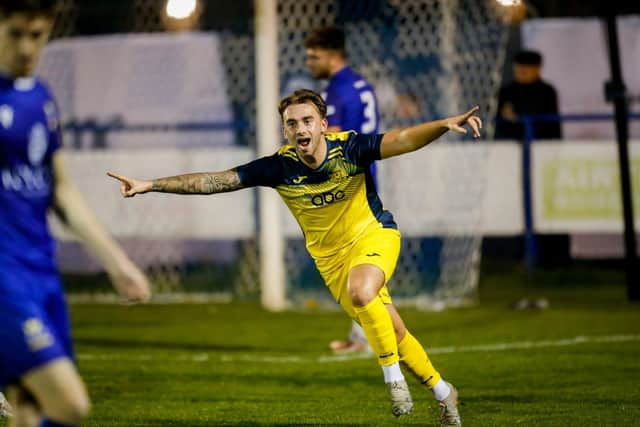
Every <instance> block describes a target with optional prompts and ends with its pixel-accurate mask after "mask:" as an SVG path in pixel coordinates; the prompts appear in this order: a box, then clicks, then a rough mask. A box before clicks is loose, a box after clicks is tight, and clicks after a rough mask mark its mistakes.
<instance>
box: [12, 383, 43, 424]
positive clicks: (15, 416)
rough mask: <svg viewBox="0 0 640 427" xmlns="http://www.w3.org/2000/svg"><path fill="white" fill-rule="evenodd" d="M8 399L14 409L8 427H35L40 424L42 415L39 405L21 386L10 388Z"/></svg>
mask: <svg viewBox="0 0 640 427" xmlns="http://www.w3.org/2000/svg"><path fill="white" fill-rule="evenodd" d="M7 397H8V399H9V402H10V403H11V407H12V409H13V410H12V417H11V419H10V420H9V424H8V427H33V426H38V425H39V424H40V421H41V419H42V415H41V414H40V410H39V409H38V405H37V404H36V403H35V402H34V401H33V396H31V395H30V394H29V393H28V392H27V391H26V390H24V389H23V388H22V387H19V386H9V387H8V388H7Z"/></svg>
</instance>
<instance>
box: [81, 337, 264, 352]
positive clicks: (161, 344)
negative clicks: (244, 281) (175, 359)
mask: <svg viewBox="0 0 640 427" xmlns="http://www.w3.org/2000/svg"><path fill="white" fill-rule="evenodd" d="M74 342H75V344H76V345H86V346H93V347H108V348H110V349H113V348H153V349H160V350H198V351H241V352H250V351H258V352H266V351H270V350H271V349H269V348H266V347H258V346H250V345H220V344H206V343H192V342H182V343H181V342H175V341H150V340H146V339H140V340H135V339H112V338H108V339H105V338H81V337H80V338H75V339H74Z"/></svg>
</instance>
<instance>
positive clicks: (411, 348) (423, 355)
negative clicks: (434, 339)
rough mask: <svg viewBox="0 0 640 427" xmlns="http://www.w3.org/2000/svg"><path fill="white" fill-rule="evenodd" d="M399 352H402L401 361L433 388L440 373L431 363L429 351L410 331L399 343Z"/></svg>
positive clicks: (419, 378)
mask: <svg viewBox="0 0 640 427" xmlns="http://www.w3.org/2000/svg"><path fill="white" fill-rule="evenodd" d="M398 352H399V353H400V362H401V363H403V364H404V365H405V367H407V368H408V369H409V370H410V371H411V372H412V373H413V374H414V375H415V376H416V377H417V378H418V380H419V381H420V382H421V383H422V384H424V385H426V386H427V388H429V389H431V388H433V386H435V385H436V384H437V383H438V381H440V374H439V373H438V371H436V369H435V368H434V367H433V365H432V364H431V360H429V356H427V352H426V351H424V348H422V345H420V343H419V342H418V340H417V339H415V337H414V336H413V335H411V334H410V333H409V331H407V333H406V335H405V336H404V338H402V341H400V343H399V344H398Z"/></svg>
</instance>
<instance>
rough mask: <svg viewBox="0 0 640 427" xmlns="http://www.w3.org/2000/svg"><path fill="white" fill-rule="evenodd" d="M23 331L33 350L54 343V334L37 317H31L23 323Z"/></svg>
mask: <svg viewBox="0 0 640 427" xmlns="http://www.w3.org/2000/svg"><path fill="white" fill-rule="evenodd" d="M22 332H23V333H24V337H25V340H26V342H27V345H28V346H29V349H30V350H31V351H40V350H42V349H44V348H47V347H50V346H52V345H53V343H54V339H53V336H52V335H51V334H50V333H49V331H48V330H47V328H46V327H45V326H44V324H43V323H42V322H41V321H40V319H38V318H37V317H31V318H29V319H27V320H26V321H25V322H24V323H23V324H22Z"/></svg>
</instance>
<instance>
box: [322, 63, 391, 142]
mask: <svg viewBox="0 0 640 427" xmlns="http://www.w3.org/2000/svg"><path fill="white" fill-rule="evenodd" d="M322 95H323V97H324V99H325V102H326V103H327V121H328V122H329V126H340V129H341V130H343V131H347V130H355V131H356V132H358V133H359V134H375V133H378V123H379V122H380V115H379V112H378V102H377V100H376V95H375V92H374V90H373V86H371V84H370V83H369V82H368V81H367V80H365V78H364V77H362V76H361V75H359V74H357V73H355V72H354V71H353V70H352V69H351V68H349V67H344V68H343V69H342V70H340V71H338V72H337V73H336V74H334V75H333V77H332V78H331V80H330V81H329V84H328V86H327V88H326V90H325V91H324V93H323V94H322Z"/></svg>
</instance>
